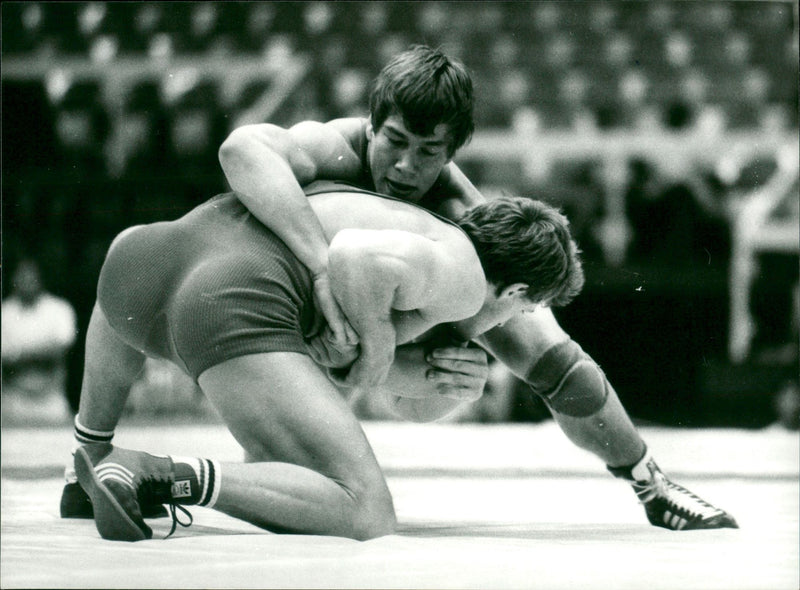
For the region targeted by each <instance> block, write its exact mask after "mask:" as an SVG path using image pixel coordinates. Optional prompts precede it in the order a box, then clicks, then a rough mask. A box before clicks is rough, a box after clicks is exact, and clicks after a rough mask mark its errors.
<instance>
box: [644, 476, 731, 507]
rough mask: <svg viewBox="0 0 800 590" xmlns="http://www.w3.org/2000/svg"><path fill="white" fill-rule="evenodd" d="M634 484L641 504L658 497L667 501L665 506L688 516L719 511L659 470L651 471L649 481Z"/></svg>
mask: <svg viewBox="0 0 800 590" xmlns="http://www.w3.org/2000/svg"><path fill="white" fill-rule="evenodd" d="M635 486H636V494H637V496H639V501H640V502H641V503H642V504H647V503H649V502H651V501H653V500H655V499H656V498H660V499H662V500H664V501H665V502H666V503H667V506H668V507H669V508H670V509H671V510H672V511H673V512H676V513H678V514H683V515H685V516H686V517H689V518H696V517H703V518H704V517H707V516H710V515H711V514H713V513H716V512H719V509H718V508H716V507H715V506H712V505H711V504H709V503H708V502H706V501H705V500H703V499H702V498H700V497H699V496H696V495H695V494H693V493H692V492H690V491H689V490H687V489H686V488H684V487H683V486H680V485H678V484H676V483H673V482H671V481H670V480H669V479H667V477H666V476H665V475H664V474H663V473H660V472H656V473H653V478H652V479H651V480H650V481H649V482H647V483H644V484H642V483H639V482H637V483H636V484H635Z"/></svg>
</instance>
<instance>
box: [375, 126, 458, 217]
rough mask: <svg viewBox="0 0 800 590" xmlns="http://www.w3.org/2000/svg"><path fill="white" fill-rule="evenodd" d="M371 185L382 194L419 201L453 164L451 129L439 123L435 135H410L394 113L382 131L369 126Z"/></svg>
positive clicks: (382, 127) (381, 128)
mask: <svg viewBox="0 0 800 590" xmlns="http://www.w3.org/2000/svg"><path fill="white" fill-rule="evenodd" d="M367 137H368V138H369V148H368V152H367V153H368V156H369V165H370V172H371V174H372V182H373V184H374V185H375V190H376V191H377V192H379V193H383V194H386V195H391V196H393V197H397V198H399V199H403V200H405V201H412V202H417V201H419V200H420V199H421V198H422V197H423V196H424V195H425V193H427V192H428V190H430V188H431V187H432V186H433V183H434V182H436V179H437V178H438V177H439V173H440V172H441V171H442V168H443V167H444V166H445V164H447V163H448V162H449V161H450V157H449V155H448V145H449V143H448V128H447V125H445V124H443V123H442V124H439V125H437V126H436V128H435V129H434V132H433V135H428V136H424V137H423V136H420V135H415V134H413V133H411V132H410V131H409V130H408V129H406V126H405V124H404V123H403V117H401V116H400V115H397V114H394V115H391V116H390V117H388V118H387V119H386V121H384V123H383V125H381V127H380V129H378V130H377V131H376V130H375V129H373V127H372V124H370V125H369V126H368V127H367Z"/></svg>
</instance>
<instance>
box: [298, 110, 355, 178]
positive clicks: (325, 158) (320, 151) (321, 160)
mask: <svg viewBox="0 0 800 590" xmlns="http://www.w3.org/2000/svg"><path fill="white" fill-rule="evenodd" d="M340 121H343V122H347V121H354V122H357V121H359V119H338V120H335V121H331V122H328V123H319V122H317V121H302V122H300V123H297V124H296V125H294V126H292V127H290V128H289V130H288V132H289V135H290V137H291V140H292V144H293V147H294V149H296V150H299V151H302V152H303V153H304V154H305V155H306V156H307V157H309V158H311V160H312V161H313V162H314V164H315V166H316V178H318V179H322V178H336V179H340V180H348V179H350V178H355V177H356V176H357V175H358V174H360V172H361V169H362V162H361V157H360V154H359V153H358V151H357V150H356V148H355V146H354V144H353V137H355V133H354V131H353V126H352V125H347V124H342V123H340Z"/></svg>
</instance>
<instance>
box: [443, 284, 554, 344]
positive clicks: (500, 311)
mask: <svg viewBox="0 0 800 590" xmlns="http://www.w3.org/2000/svg"><path fill="white" fill-rule="evenodd" d="M527 288H528V286H527V285H525V284H523V283H516V284H514V285H510V286H508V287H505V288H504V289H503V290H502V291H501V292H500V294H499V295H498V294H497V292H496V290H495V288H494V287H493V286H492V285H489V288H488V292H487V294H486V301H485V302H484V304H483V307H481V309H480V311H479V312H478V313H477V314H475V315H474V316H472V317H471V318H467V319H466V320H462V321H460V322H456V331H457V332H458V333H459V335H461V336H462V337H464V338H467V339H472V338H476V337H477V336H480V335H481V334H485V333H486V332H488V331H489V330H491V329H493V328H497V327H499V326H502V325H504V324H505V323H506V322H507V321H508V320H510V319H511V318H513V317H516V316H518V315H520V314H523V313H533V312H534V311H536V309H537V308H538V307H540V306H541V304H540V303H535V302H533V301H531V300H530V299H528V298H527V297H526V296H525V294H526V291H527Z"/></svg>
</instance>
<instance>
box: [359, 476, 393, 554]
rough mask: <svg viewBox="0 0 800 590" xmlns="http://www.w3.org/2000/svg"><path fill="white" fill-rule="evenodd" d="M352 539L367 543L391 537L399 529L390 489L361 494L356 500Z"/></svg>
mask: <svg viewBox="0 0 800 590" xmlns="http://www.w3.org/2000/svg"><path fill="white" fill-rule="evenodd" d="M354 501H355V512H354V515H353V528H352V538H353V539H356V540H357V541H367V540H369V539H375V538H377V537H383V536H385V535H391V534H393V533H394V532H395V530H396V528H397V516H396V514H395V511H394V502H393V501H392V496H391V494H390V493H389V490H388V488H386V487H385V486H382V489H373V490H370V491H365V492H361V493H359V494H358V495H357V496H356V497H355V498H354Z"/></svg>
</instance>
